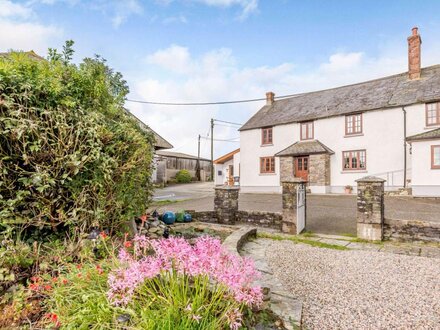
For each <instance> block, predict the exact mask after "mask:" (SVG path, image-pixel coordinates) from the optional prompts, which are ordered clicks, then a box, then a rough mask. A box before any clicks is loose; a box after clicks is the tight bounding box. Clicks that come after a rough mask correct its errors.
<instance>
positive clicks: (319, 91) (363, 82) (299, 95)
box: [274, 64, 440, 103]
mask: <svg viewBox="0 0 440 330" xmlns="http://www.w3.org/2000/svg"><path fill="white" fill-rule="evenodd" d="M436 67H438V68H440V64H434V65H430V66H426V67H424V68H422V69H421V70H422V71H425V70H428V69H433V68H436ZM407 74H408V71H406V72H401V73H396V74H392V75H390V76H385V77H380V78H375V79H370V80H366V81H361V82H357V83H354V84H347V85H342V86H337V87H331V88H325V89H320V90H315V91H311V92H304V93H299V94H298V95H297V96H291V97H286V98H283V99H280V100H275V102H274V103H276V102H278V101H284V100H290V99H293V98H297V97H301V96H305V95H310V94H313V93H322V92H327V91H332V90H336V89H340V88H345V87H353V86H358V85H363V84H368V83H372V82H376V81H381V80H386V79H390V78H396V77H400V76H403V75H407ZM422 78H423V77H422ZM408 80H409V79H408Z"/></svg>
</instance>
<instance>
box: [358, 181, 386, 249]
mask: <svg viewBox="0 0 440 330" xmlns="http://www.w3.org/2000/svg"><path fill="white" fill-rule="evenodd" d="M356 182H357V212H356V221H357V237H358V238H361V239H367V240H372V241H381V240H382V239H383V222H384V213H385V211H384V210H385V207H384V182H385V180H383V179H381V178H377V177H374V176H368V177H365V178H362V179H359V180H356Z"/></svg>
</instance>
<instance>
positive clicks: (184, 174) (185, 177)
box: [176, 170, 192, 183]
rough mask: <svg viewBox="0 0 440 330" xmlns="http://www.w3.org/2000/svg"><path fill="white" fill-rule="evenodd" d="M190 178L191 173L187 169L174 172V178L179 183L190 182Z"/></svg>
mask: <svg viewBox="0 0 440 330" xmlns="http://www.w3.org/2000/svg"><path fill="white" fill-rule="evenodd" d="M191 178H192V177H191V174H190V173H189V172H188V170H180V171H179V172H177V174H176V180H177V182H179V183H190V182H191Z"/></svg>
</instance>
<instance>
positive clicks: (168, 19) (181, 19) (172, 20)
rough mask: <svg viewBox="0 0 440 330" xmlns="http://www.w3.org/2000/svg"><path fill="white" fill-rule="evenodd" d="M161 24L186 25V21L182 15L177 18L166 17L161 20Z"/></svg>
mask: <svg viewBox="0 0 440 330" xmlns="http://www.w3.org/2000/svg"><path fill="white" fill-rule="evenodd" d="M162 23H163V24H165V25H169V24H173V23H182V24H186V23H188V20H187V19H186V17H185V16H184V15H177V16H170V17H166V18H164V19H163V20H162Z"/></svg>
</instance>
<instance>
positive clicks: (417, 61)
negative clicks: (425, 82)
mask: <svg viewBox="0 0 440 330" xmlns="http://www.w3.org/2000/svg"><path fill="white" fill-rule="evenodd" d="M418 30H419V29H418V28H417V27H413V28H412V35H411V36H410V37H408V77H409V79H411V80H412V79H419V78H420V73H421V54H420V53H421V45H422V38H420V35H419V32H418Z"/></svg>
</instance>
